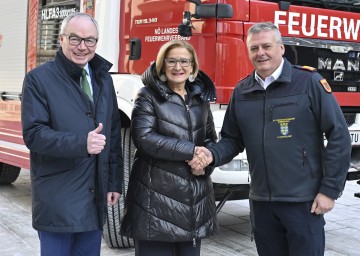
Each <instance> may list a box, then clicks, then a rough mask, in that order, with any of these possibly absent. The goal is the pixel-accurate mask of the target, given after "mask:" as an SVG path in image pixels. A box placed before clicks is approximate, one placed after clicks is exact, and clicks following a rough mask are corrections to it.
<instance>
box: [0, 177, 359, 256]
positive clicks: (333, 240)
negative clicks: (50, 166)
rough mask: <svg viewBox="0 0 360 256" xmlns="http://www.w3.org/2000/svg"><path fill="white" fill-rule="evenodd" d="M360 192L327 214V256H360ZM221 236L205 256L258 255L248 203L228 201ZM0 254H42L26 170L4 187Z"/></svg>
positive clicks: (352, 185) (126, 252)
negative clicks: (34, 226)
mask: <svg viewBox="0 0 360 256" xmlns="http://www.w3.org/2000/svg"><path fill="white" fill-rule="evenodd" d="M356 192H360V186H359V185H358V184H356V182H355V181H351V182H347V184H346V187H345V191H344V193H343V196H342V197H341V198H340V199H339V200H337V202H336V205H335V208H334V209H333V210H332V211H331V212H329V213H327V214H326V215H325V219H326V223H327V224H326V226H325V232H326V252H325V256H357V255H358V256H360V214H359V212H360V198H355V197H354V193H356ZM218 220H219V224H220V234H219V235H217V236H214V237H211V238H207V239H204V240H203V241H202V249H201V255H202V256H255V255H257V252H256V247H255V242H254V241H251V228H250V224H249V206H248V200H239V201H228V202H226V203H225V205H224V207H223V208H222V210H221V212H220V213H219V215H218ZM0 255H1V256H33V255H34V256H36V255H39V240H38V237H37V233H36V231H35V230H34V229H33V228H32V226H31V185H30V177H29V172H28V171H27V170H22V172H21V174H20V176H19V178H18V180H17V181H16V182H14V184H12V185H7V186H0ZM115 255H116V256H130V255H134V249H133V248H130V249H112V248H109V247H108V246H107V245H106V244H105V242H103V243H102V251H101V256H115Z"/></svg>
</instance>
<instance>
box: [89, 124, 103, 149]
mask: <svg viewBox="0 0 360 256" xmlns="http://www.w3.org/2000/svg"><path fill="white" fill-rule="evenodd" d="M102 129H103V124H102V123H99V126H98V127H96V128H95V130H93V131H91V132H89V133H88V138H87V150H88V153H89V154H91V155H97V154H100V153H101V151H102V150H103V149H104V147H105V144H106V137H105V135H103V134H101V131H102Z"/></svg>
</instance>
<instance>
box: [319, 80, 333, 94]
mask: <svg viewBox="0 0 360 256" xmlns="http://www.w3.org/2000/svg"><path fill="white" fill-rule="evenodd" d="M320 83H321V85H322V87H323V88H324V89H325V91H326V92H327V93H331V87H330V85H329V83H328V82H327V81H326V79H321V80H320Z"/></svg>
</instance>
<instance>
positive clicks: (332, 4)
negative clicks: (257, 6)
mask: <svg viewBox="0 0 360 256" xmlns="http://www.w3.org/2000/svg"><path fill="white" fill-rule="evenodd" d="M265 1H267V2H274V3H277V2H279V1H278V0H265ZM287 2H290V3H291V5H299V6H311V7H316V8H322V9H331V10H338V11H346V12H359V13H360V0H288V1H287Z"/></svg>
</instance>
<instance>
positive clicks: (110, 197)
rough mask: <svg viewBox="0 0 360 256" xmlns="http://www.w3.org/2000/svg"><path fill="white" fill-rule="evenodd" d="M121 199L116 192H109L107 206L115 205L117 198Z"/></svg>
mask: <svg viewBox="0 0 360 256" xmlns="http://www.w3.org/2000/svg"><path fill="white" fill-rule="evenodd" d="M120 197H121V194H120V193H118V192H109V193H107V203H108V205H115V204H116V203H117V202H118V201H119V198H120Z"/></svg>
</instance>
